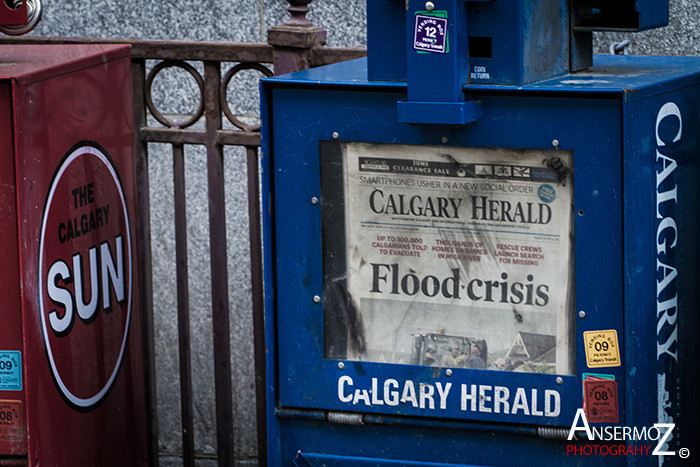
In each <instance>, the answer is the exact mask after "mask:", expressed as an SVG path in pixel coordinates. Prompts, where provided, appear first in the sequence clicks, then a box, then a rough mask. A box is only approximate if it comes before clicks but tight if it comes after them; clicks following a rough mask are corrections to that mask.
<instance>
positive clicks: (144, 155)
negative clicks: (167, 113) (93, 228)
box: [131, 59, 159, 467]
mask: <svg viewBox="0 0 700 467" xmlns="http://www.w3.org/2000/svg"><path fill="white" fill-rule="evenodd" d="M131 65H132V66H131V70H132V82H133V92H134V96H133V99H134V135H135V136H134V149H135V152H134V157H135V159H136V161H135V162H136V199H137V203H138V206H137V219H138V220H137V222H138V234H137V235H138V237H137V238H138V243H139V245H138V259H139V282H140V285H141V287H140V290H141V297H140V304H141V320H142V321H141V325H142V327H143V329H142V340H143V352H144V356H145V363H144V370H145V371H144V373H145V375H144V377H145V386H146V388H145V389H146V411H147V420H146V422H147V424H148V426H147V440H146V442H147V448H148V463H149V465H151V466H156V467H157V466H158V465H159V459H158V403H157V393H156V358H155V339H154V326H153V274H152V270H151V203H150V187H149V180H148V144H147V143H146V142H145V141H142V140H141V136H140V131H141V128H144V127H146V126H147V123H146V105H145V100H144V97H145V89H146V61H145V60H143V59H134V60H132V62H131Z"/></svg>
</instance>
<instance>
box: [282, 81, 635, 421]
mask: <svg viewBox="0 0 700 467" xmlns="http://www.w3.org/2000/svg"><path fill="white" fill-rule="evenodd" d="M272 92H273V99H274V103H275V104H274V116H275V132H274V134H273V142H274V143H273V144H274V147H275V151H276V152H277V153H278V154H284V158H278V159H277V160H276V161H275V166H274V176H275V183H274V186H275V196H276V198H277V199H282V198H283V199H284V200H285V203H286V205H287V206H290V207H291V206H293V208H287V209H278V210H277V211H276V213H275V223H276V227H277V229H278V230H279V231H281V232H285V235H284V238H278V239H277V248H278V251H280V252H284V254H283V255H278V257H277V272H278V282H277V292H278V299H279V303H278V305H277V307H278V327H279V329H283V330H284V337H283V338H282V337H280V338H279V355H280V361H279V368H280V376H279V377H280V388H279V398H280V399H279V401H280V404H281V405H282V406H289V407H308V408H324V409H331V410H359V408H358V407H354V406H348V405H347V404H343V403H341V402H340V401H339V400H338V398H337V389H336V387H337V381H338V377H339V376H340V375H341V374H346V375H349V376H351V377H352V379H353V381H354V382H355V384H356V387H363V388H370V387H371V385H372V378H377V379H378V381H383V380H384V379H387V378H394V379H398V380H401V381H406V380H413V381H440V382H442V383H443V384H447V383H448V382H453V384H455V385H457V384H460V383H463V382H469V383H470V384H492V385H494V384H498V385H500V384H503V385H510V386H511V387H513V388H516V387H528V388H541V389H540V390H541V391H543V390H545V389H561V392H562V396H563V399H562V407H566V409H565V410H564V411H563V412H562V414H561V416H560V417H558V418H556V419H549V420H540V419H537V420H535V419H533V418H531V417H528V416H524V415H522V414H521V415H519V416H518V415H516V416H505V415H495V414H489V415H485V414H482V413H469V415H468V418H473V419H488V420H494V419H496V420H501V421H512V422H515V421H517V422H521V423H537V424H559V425H560V426H567V425H570V423H571V421H572V420H573V414H574V412H575V410H576V408H577V407H579V406H580V398H581V392H580V381H579V380H578V378H576V377H565V378H564V384H563V385H562V386H561V388H559V386H557V385H556V383H555V381H554V379H555V378H554V377H552V376H550V375H536V374H508V375H506V374H498V372H496V373H494V372H482V371H466V370H456V371H455V375H454V377H453V378H452V379H449V378H447V377H446V376H445V375H444V373H443V374H438V375H436V374H434V372H433V369H431V368H426V367H416V366H410V365H381V364H373V363H349V364H346V367H345V370H344V372H342V373H339V371H338V369H337V362H336V361H332V360H324V359H323V335H322V329H323V321H322V320H323V314H322V304H321V303H313V302H312V300H311V299H312V297H313V296H314V295H319V296H320V295H322V270H321V269H322V268H321V244H320V235H321V218H320V212H319V209H318V207H317V206H314V205H312V204H311V203H309V202H308V200H310V199H311V198H312V197H314V196H316V197H318V196H319V193H320V184H319V183H320V180H319V179H320V177H319V170H320V169H319V165H318V160H319V159H318V157H319V154H318V141H319V140H324V139H330V135H331V134H332V133H333V132H338V133H339V134H340V135H341V138H342V139H344V140H350V141H368V142H387V143H391V142H401V143H408V144H420V143H422V144H441V143H440V140H441V138H442V136H444V135H448V140H449V141H450V144H454V145H458V146H479V147H515V148H519V147H527V148H538V147H539V148H551V142H552V140H553V139H558V140H559V141H560V142H561V144H562V146H561V147H562V149H564V148H565V149H573V150H574V161H575V166H576V169H575V170H576V172H575V175H574V177H575V179H576V183H575V199H576V203H577V209H581V210H583V211H584V212H587V213H596V215H595V216H593V215H590V217H587V215H586V216H582V217H580V218H579V219H577V223H576V241H577V248H581V250H580V251H583V252H585V251H595V252H596V254H595V256H592V255H591V256H586V254H585V253H583V254H582V255H581V256H579V257H578V261H577V265H578V264H580V267H577V277H579V278H582V280H580V281H579V283H580V284H581V287H582V291H581V293H580V294H579V296H580V297H583V298H582V299H581V300H582V304H583V306H587V307H588V309H590V310H592V311H593V310H594V309H596V310H597V309H599V308H600V307H601V304H602V303H604V304H605V306H604V308H605V309H602V310H601V312H600V313H598V314H597V315H596V313H592V315H591V316H592V318H591V319H589V320H587V321H586V322H585V326H586V327H585V330H588V329H589V326H590V329H601V327H598V326H603V324H601V323H598V322H597V321H596V320H597V319H598V318H600V319H601V320H602V322H603V323H605V324H604V325H605V326H608V327H607V328H606V329H608V328H610V327H616V328H618V329H621V328H622V321H621V317H620V318H619V319H613V320H610V319H608V318H607V317H606V313H605V311H606V310H608V309H609V310H615V309H621V308H622V299H621V287H622V284H621V271H622V267H621V255H620V250H619V248H620V245H621V237H620V231H621V229H620V228H619V227H618V228H616V227H615V226H616V225H617V226H619V225H620V219H621V212H620V209H621V204H620V203H621V193H620V191H619V180H620V177H621V175H620V168H619V166H618V165H616V164H617V163H618V162H619V160H620V151H621V146H620V143H619V140H618V139H616V138H617V136H616V134H615V133H614V132H612V131H610V129H611V128H619V123H618V122H619V119H620V116H619V102H618V103H616V102H615V101H600V100H598V101H595V100H554V99H542V98H532V99H530V100H529V101H528V103H527V105H524V104H523V103H522V102H519V101H518V99H515V98H513V97H500V98H496V97H486V96H484V97H482V98H481V99H482V101H483V109H484V118H483V120H482V121H480V122H477V123H476V124H474V125H472V126H470V127H468V128H463V129H451V130H440V129H434V128H433V129H431V128H423V127H414V126H410V125H405V124H397V123H395V122H396V111H395V106H394V104H393V102H396V100H398V99H399V98H400V97H401V95H399V94H394V93H367V92H364V93H362V92H352V91H346V92H343V93H340V92H337V91H314V92H311V91H299V90H282V89H274V90H273V91H272ZM553 108H556V111H553V110H552V109H553ZM300 115H303V116H304V118H303V119H300V118H299V116H300ZM360 115H362V117H361V118H360V117H359V116H360ZM499 115H508V116H509V118H508V119H501V118H498V116H499ZM535 121H537V122H538V130H539V131H538V132H533V131H532V127H531V122H535ZM486 122H488V123H486ZM601 135H602V136H601ZM591 141H594V142H595V144H590V143H591ZM600 154H607V155H608V157H602V158H601V157H596V156H599V155H600ZM579 161H587V162H579ZM579 174H580V175H579ZM615 203H617V204H615ZM589 219H590V220H589ZM601 219H603V220H604V222H605V223H606V224H608V225H610V229H607V230H606V231H605V235H606V237H603V238H602V239H601V236H600V233H599V232H598V231H597V230H598V229H597V227H598V225H599V223H600V222H601ZM607 236H609V237H607ZM601 240H602V241H601ZM591 246H592V247H594V248H591ZM586 249H588V250H586ZM598 255H600V257H602V258H603V260H600V259H599V256H598ZM587 265H592V267H586V266H587ZM587 277H588V278H589V280H586V279H585V278H587ZM601 278H604V280H601ZM594 284H600V285H598V286H594ZM587 300H590V302H591V304H590V306H588V303H587V302H586V301H587ZM596 316H598V318H596ZM620 334H621V333H620ZM582 361H583V360H582V357H579V365H581V363H582ZM311 375H313V376H311ZM619 377H621V375H620V376H619ZM513 391H515V389H513ZM540 394H541V393H540ZM458 403H459V400H458V399H453V404H454V406H450V407H448V409H447V410H445V411H442V412H437V413H434V412H430V413H427V412H425V411H423V410H421V409H419V408H414V407H399V408H396V409H395V410H392V413H403V414H409V415H430V416H437V417H449V418H464V417H465V414H464V413H462V412H460V410H459V407H458V406H457V405H458ZM362 410H363V411H366V412H386V411H387V408H386V407H362Z"/></svg>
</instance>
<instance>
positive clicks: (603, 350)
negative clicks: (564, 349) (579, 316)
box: [583, 329, 621, 368]
mask: <svg viewBox="0 0 700 467" xmlns="http://www.w3.org/2000/svg"><path fill="white" fill-rule="evenodd" d="M583 341H584V343H585V347H586V362H587V363H588V367H589V368H601V367H610V366H620V364H621V363H620V347H619V346H618V343H617V331H616V330H615V329H609V330H605V331H585V332H584V333H583Z"/></svg>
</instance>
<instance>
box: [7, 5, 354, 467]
mask: <svg viewBox="0 0 700 467" xmlns="http://www.w3.org/2000/svg"><path fill="white" fill-rule="evenodd" d="M310 1H311V0H288V3H290V7H289V8H288V10H289V12H290V14H291V16H290V18H289V19H288V20H287V21H285V23H284V24H283V25H280V26H276V27H273V28H272V29H271V30H270V31H269V36H268V37H269V43H268V44H260V43H247V42H240V43H223V42H185V41H151V40H124V39H80V38H36V37H29V38H21V39H8V38H2V39H0V43H34V44H36V43H53V44H57V43H60V44H66V43H93V44H96V43H99V44H109V43H114V44H125V43H128V44H130V45H131V47H132V49H131V53H132V75H133V90H134V124H135V125H134V128H135V148H136V151H135V157H136V177H137V200H138V214H137V215H138V224H139V236H138V242H139V263H140V264H141V277H140V281H141V290H142V303H141V309H142V313H143V330H144V336H143V342H144V349H145V354H146V355H145V358H146V385H147V387H146V391H147V397H148V401H147V406H148V411H149V417H148V420H149V427H148V436H149V439H148V446H149V463H150V464H151V465H158V463H159V457H158V456H159V452H158V416H157V401H156V368H155V362H156V354H155V345H154V344H155V343H154V308H153V277H152V270H151V265H152V258H151V216H150V198H149V193H150V190H152V189H153V188H152V187H151V186H150V181H149V155H148V143H166V144H169V145H171V146H172V163H173V182H174V207H175V245H176V247H175V250H176V251H175V261H176V277H177V316H178V349H179V377H180V404H181V407H180V410H181V428H182V451H183V452H182V459H183V465H185V466H190V465H194V463H195V446H194V427H193V394H192V367H191V354H190V338H191V335H190V309H189V290H188V264H187V215H186V211H185V205H186V204H185V150H184V148H185V145H200V146H204V147H205V148H206V160H207V180H208V186H207V190H208V199H209V206H208V208H209V242H210V243H209V245H210V267H211V295H212V297H211V299H212V300H211V303H212V323H213V342H214V355H213V359H214V379H215V397H216V431H217V435H216V439H217V459H218V464H219V465H220V466H228V465H233V464H234V440H235V434H234V424H233V417H234V413H233V406H232V380H231V377H232V375H231V348H230V337H231V336H230V333H231V331H230V329H231V327H230V323H229V296H228V283H229V278H228V271H227V264H226V261H227V255H226V250H227V243H226V219H225V199H224V195H225V193H224V183H225V180H224V159H223V155H224V147H225V146H238V147H243V148H245V151H246V156H247V158H246V168H247V189H248V216H249V237H250V238H249V239H250V267H251V281H252V284H251V287H252V295H253V296H252V310H251V312H252V315H253V336H254V342H255V386H256V413H257V421H258V423H257V430H258V436H257V439H258V462H259V463H260V465H265V464H266V444H265V440H266V434H265V416H266V415H265V353H264V352H265V348H264V321H263V283H262V240H261V231H260V227H261V226H260V201H259V199H260V193H259V178H258V176H259V175H258V174H259V159H258V157H259V149H258V148H259V147H260V126H259V125H251V124H246V123H244V122H243V121H241V119H239V118H237V117H236V116H235V115H234V114H233V113H232V112H231V109H230V107H229V105H228V99H227V97H228V96H227V94H228V86H229V83H230V82H231V80H232V79H233V78H234V77H235V76H236V75H237V74H238V73H239V72H241V71H243V70H256V71H258V72H260V73H261V74H262V75H264V76H272V74H273V71H272V70H271V69H270V67H269V66H267V65H273V67H274V68H273V69H274V70H275V71H276V72H277V74H280V73H286V72H290V71H295V70H298V69H303V68H309V67H312V66H320V65H325V64H329V63H334V62H339V61H343V60H348V59H352V58H358V57H361V56H364V55H365V50H364V49H360V48H328V47H325V46H324V43H325V31H324V30H322V29H320V28H316V27H314V26H313V25H312V24H311V23H310V22H308V21H307V20H306V18H305V15H306V12H307V11H308V7H307V6H306V5H307V4H308V3H310ZM147 60H149V61H150V60H154V61H156V64H155V66H153V67H152V68H150V70H148V69H147V66H146V61H147ZM229 63H230V64H233V66H232V67H231V68H230V69H229V70H228V71H227V72H226V74H225V75H224V76H223V77H222V76H221V74H222V64H229ZM173 67H174V68H180V69H182V70H184V71H185V72H187V73H189V74H190V75H191V76H192V77H193V78H194V80H195V82H196V83H197V87H198V89H199V105H198V107H197V109H196V111H195V112H194V114H192V115H190V116H189V117H187V118H185V119H184V120H179V121H173V119H172V117H168V116H166V115H164V114H163V113H161V112H160V111H159V109H158V108H157V107H156V105H155V103H154V99H153V96H152V85H153V82H154V79H155V78H156V76H157V75H158V74H159V73H160V72H161V71H163V70H164V69H167V68H173ZM201 69H203V71H204V73H203V76H202V73H200V71H198V70H201ZM149 113H150V115H152V117H153V118H149ZM224 118H226V119H227V120H228V121H229V122H230V123H231V124H232V125H233V128H234V129H225V128H224V125H223V122H224V120H223V119H224ZM153 119H155V120H156V122H157V123H160V125H162V126H160V125H158V124H157V123H156V122H153ZM202 120H203V124H204V125H203V129H193V126H194V125H195V124H198V127H200V126H201V125H202ZM151 123H156V124H155V125H152V124H151ZM155 189H157V188H155Z"/></svg>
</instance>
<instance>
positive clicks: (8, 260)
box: [0, 81, 27, 458]
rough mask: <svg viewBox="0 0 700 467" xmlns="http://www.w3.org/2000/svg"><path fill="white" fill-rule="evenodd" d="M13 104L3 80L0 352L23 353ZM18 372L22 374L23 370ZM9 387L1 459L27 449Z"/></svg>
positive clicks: (19, 399) (19, 402)
mask: <svg viewBox="0 0 700 467" xmlns="http://www.w3.org/2000/svg"><path fill="white" fill-rule="evenodd" d="M11 106H12V100H11V88H10V83H9V82H7V81H5V82H0V239H2V253H1V254H0V297H2V309H1V310H0V321H1V322H2V325H0V352H20V354H21V355H22V354H23V345H22V313H21V305H20V288H19V284H20V282H19V254H18V252H19V247H18V242H17V199H16V196H15V171H14V163H15V156H14V145H13V143H12V107H11ZM19 373H20V376H21V374H22V373H23V372H21V371H20V372H19ZM10 374H11V373H10ZM0 378H3V376H0ZM9 386H12V384H0V413H1V414H2V415H1V416H0V418H1V420H0V458H1V457H2V456H3V455H22V454H25V453H26V452H27V439H26V421H25V419H24V414H23V413H22V412H23V411H22V407H23V406H24V392H23V391H21V390H20V389H17V388H15V389H6V390H2V388H7V387H9ZM17 412H19V413H17ZM15 414H17V415H19V418H16V417H15Z"/></svg>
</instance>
